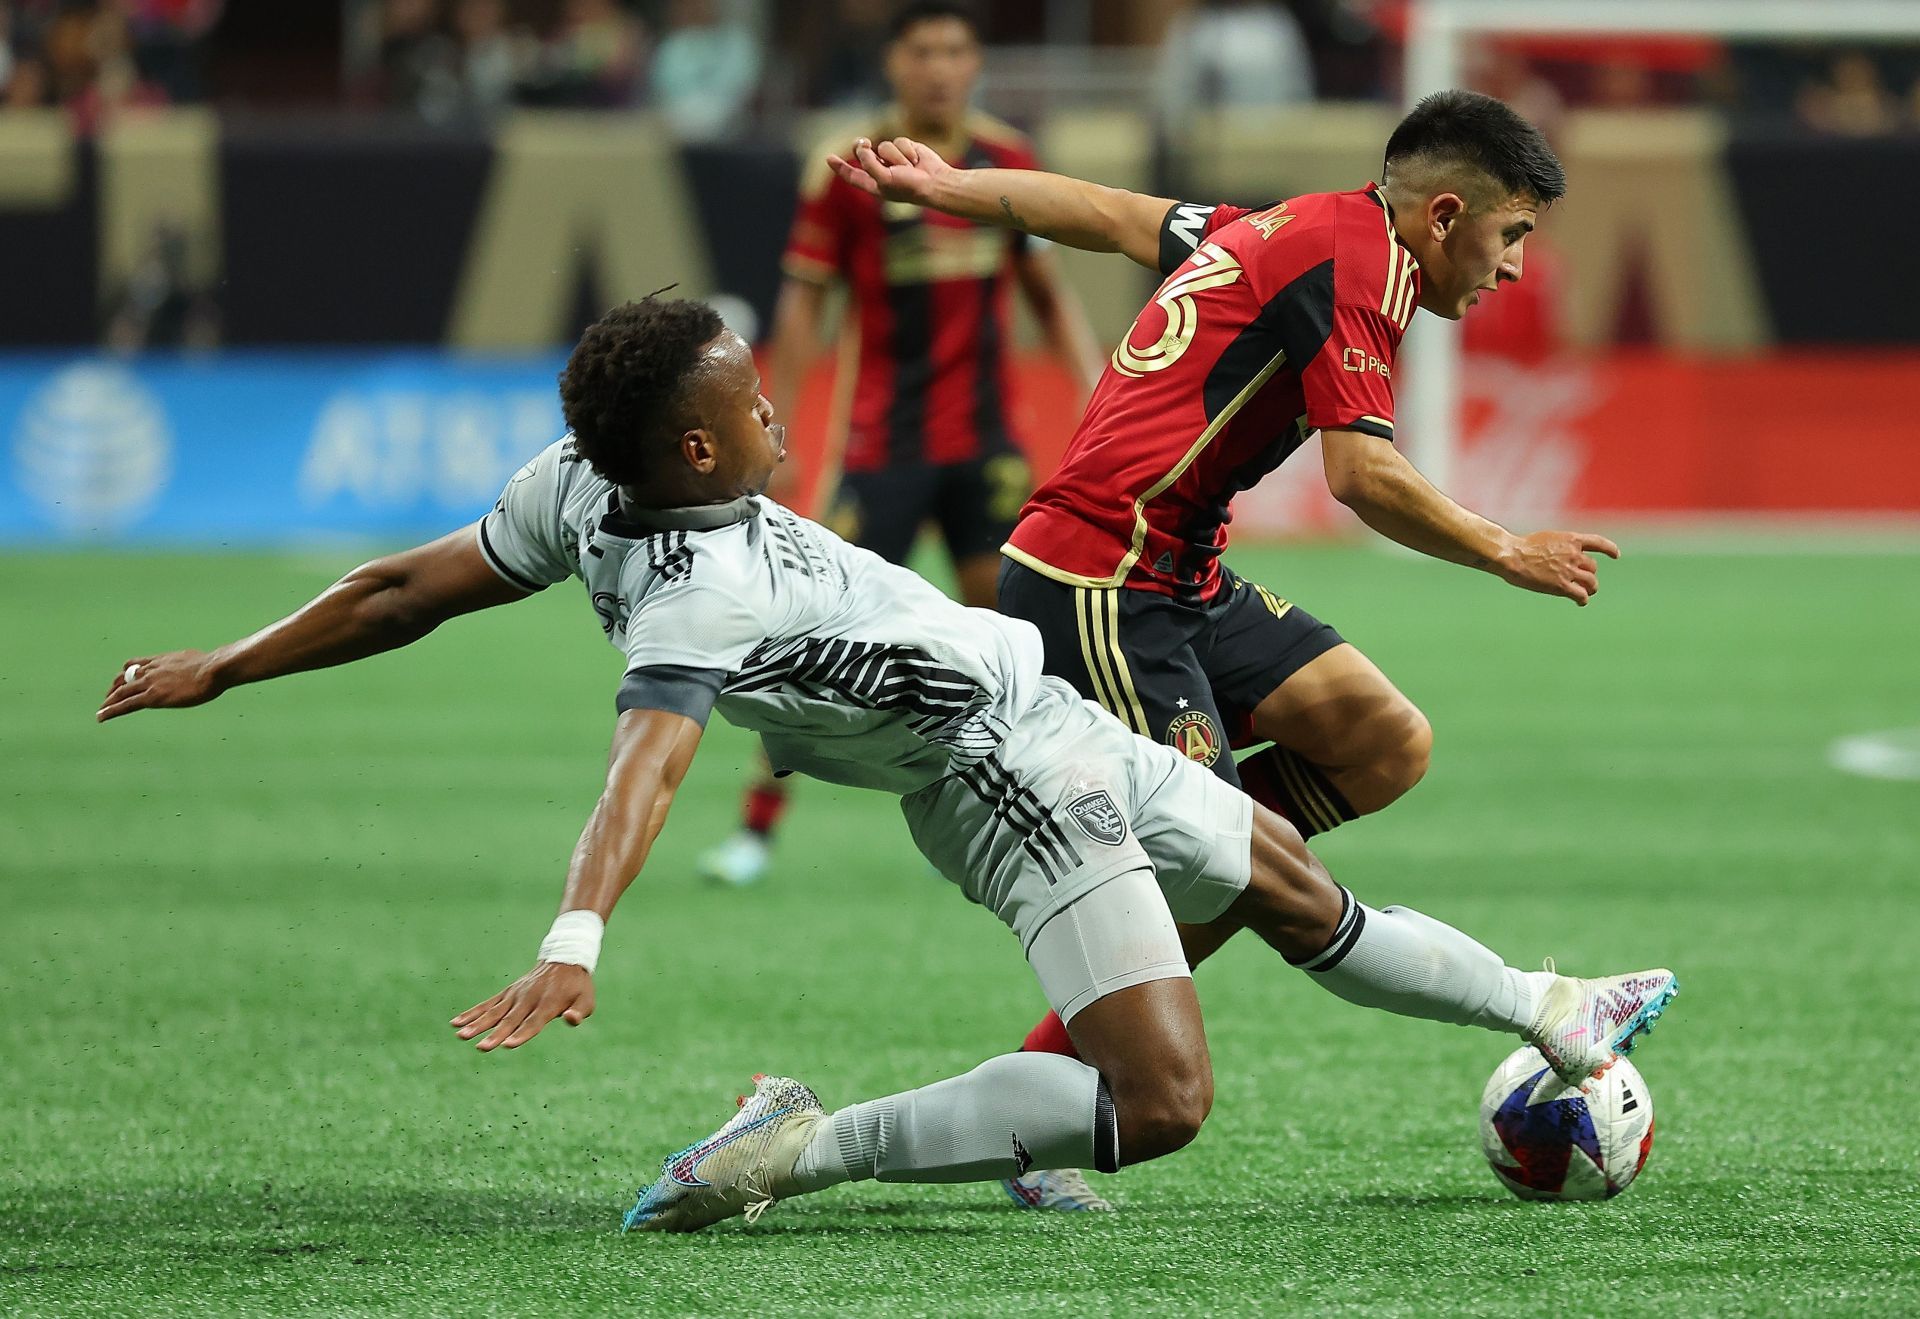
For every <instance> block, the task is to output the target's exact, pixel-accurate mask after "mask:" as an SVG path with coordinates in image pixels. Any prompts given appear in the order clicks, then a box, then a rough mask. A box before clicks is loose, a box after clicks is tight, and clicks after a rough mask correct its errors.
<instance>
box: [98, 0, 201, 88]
mask: <svg viewBox="0 0 1920 1319" xmlns="http://www.w3.org/2000/svg"><path fill="white" fill-rule="evenodd" d="M118 4H119V7H120V9H121V10H122V12H124V13H125V14H126V17H127V28H128V33H129V35H130V36H131V38H132V41H133V59H134V64H135V65H136V66H137V67H138V68H139V70H140V75H141V77H142V78H144V79H146V80H147V81H148V82H151V83H153V84H154V85H155V86H157V87H159V88H160V89H161V90H163V91H164V92H165V93H166V95H167V98H168V99H169V100H172V101H175V102H189V101H200V100H204V99H205V98H206V85H205V80H204V78H203V76H202V67H201V66H202V58H203V52H204V50H205V47H206V38H207V34H208V33H209V32H211V31H212V30H213V26H214V24H216V23H218V22H219V21H220V13H221V10H222V9H223V8H224V7H225V5H226V0H118Z"/></svg>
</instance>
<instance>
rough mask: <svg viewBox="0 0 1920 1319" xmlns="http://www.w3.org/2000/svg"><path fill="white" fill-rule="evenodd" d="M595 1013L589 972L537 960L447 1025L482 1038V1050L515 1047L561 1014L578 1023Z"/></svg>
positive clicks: (468, 1036)
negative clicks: (510, 981)
mask: <svg viewBox="0 0 1920 1319" xmlns="http://www.w3.org/2000/svg"><path fill="white" fill-rule="evenodd" d="M592 1015H593V974H592V973H591V972H589V971H588V970H587V968H586V967H584V966H575V965H573V964H572V963H571V962H541V963H540V964H539V965H537V966H535V967H534V968H533V970H531V971H529V972H527V973H526V974H525V975H523V976H521V977H520V978H519V979H518V980H516V981H514V982H513V983H512V984H510V985H508V986H507V987H506V988H505V989H503V990H501V991H500V992H499V993H498V994H495V995H494V996H493V997H492V998H490V999H488V1000H487V1001H486V1002H484V1003H475V1004H474V1005H473V1006H472V1007H470V1008H468V1009H467V1010H466V1011H465V1012H462V1013H461V1014H460V1015H459V1016H457V1017H455V1018H454V1019H453V1020H452V1021H450V1022H448V1023H447V1024H448V1025H449V1026H452V1027H453V1028H454V1031H455V1032H456V1033H457V1034H458V1035H459V1036H460V1038H461V1039H463V1040H470V1039H472V1038H473V1037H474V1036H476V1035H480V1036H483V1037H484V1038H483V1039H481V1041H480V1042H479V1043H478V1044H476V1045H474V1046H473V1047H474V1048H476V1049H478V1050H480V1052H482V1053H492V1052H493V1051H494V1050H495V1049H499V1048H508V1049H517V1048H519V1047H520V1046H521V1045H523V1044H525V1043H526V1042H527V1041H528V1040H530V1039H532V1038H533V1037H534V1036H536V1035H538V1034H539V1033H540V1031H541V1030H542V1028H544V1027H545V1026H547V1025H549V1024H550V1023H551V1022H552V1021H553V1019H554V1018H555V1017H559V1018H560V1019H561V1020H563V1021H565V1022H566V1023H567V1025H569V1026H578V1025H579V1024H580V1023H581V1022H583V1021H585V1020H586V1019H587V1018H588V1017H591V1016H592Z"/></svg>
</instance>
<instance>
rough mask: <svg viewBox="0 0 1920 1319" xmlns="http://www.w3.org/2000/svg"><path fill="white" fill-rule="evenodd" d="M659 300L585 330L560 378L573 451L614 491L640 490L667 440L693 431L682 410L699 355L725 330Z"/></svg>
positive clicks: (697, 308)
mask: <svg viewBox="0 0 1920 1319" xmlns="http://www.w3.org/2000/svg"><path fill="white" fill-rule="evenodd" d="M667 291H668V290H666V289H661V290H660V293H665V292H667ZM660 293H650V294H648V295H647V296H646V297H644V298H642V299H640V301H638V302H627V303H622V304H621V305H620V306H618V307H615V308H614V309H613V310H612V311H610V312H608V313H607V314H606V315H605V316H602V317H601V318H600V319H599V320H597V321H595V322H594V323H593V324H592V325H589V326H588V327H587V329H586V332H585V333H584V334H582V335H581V336H580V342H579V343H577V344H575V345H574V348H573V353H572V355H571V356H570V357H568V358H567V368H566V370H564V371H562V372H561V373H560V410H561V412H562V413H564V414H565V416H566V419H567V426H568V428H569V429H570V430H572V431H573V448H574V451H575V452H576V453H578V454H579V455H580V456H581V457H582V458H585V459H586V460H587V462H588V463H590V464H591V465H592V467H593V470H594V471H596V472H598V473H599V474H600V475H601V476H603V477H605V478H606V479H607V480H609V481H611V482H613V483H614V484H615V485H627V486H631V485H640V484H643V483H644V482H645V481H646V480H647V477H648V475H649V473H650V472H651V471H652V470H653V466H654V463H655V461H656V459H657V458H658V456H659V455H661V454H663V453H665V452H666V450H667V448H668V446H669V445H670V443H671V442H672V440H673V439H674V437H676V436H678V435H679V434H680V433H681V432H683V431H685V430H687V429H688V428H689V427H691V426H693V425H697V424H698V422H697V419H695V418H693V417H692V416H690V415H689V413H688V404H689V402H690V396H691V394H692V391H693V388H694V386H695V384H696V383H697V375H698V372H697V368H698V366H699V364H700V350H701V349H703V348H705V347H706V346H707V345H708V344H709V343H712V342H713V340H714V339H715V337H717V336H718V335H719V334H720V333H721V332H722V331H723V330H725V329H726V325H725V323H724V322H723V321H721V319H720V314H719V313H718V312H716V311H714V309H713V308H711V307H709V306H708V305H707V304H706V303H704V302H692V301H689V300H687V299H685V298H662V297H661V296H660Z"/></svg>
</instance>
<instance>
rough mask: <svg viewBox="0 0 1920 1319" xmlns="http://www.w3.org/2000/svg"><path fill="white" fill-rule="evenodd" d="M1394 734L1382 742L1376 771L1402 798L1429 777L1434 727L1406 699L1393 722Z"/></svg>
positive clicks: (1395, 712)
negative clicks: (1415, 785) (1428, 770)
mask: <svg viewBox="0 0 1920 1319" xmlns="http://www.w3.org/2000/svg"><path fill="white" fill-rule="evenodd" d="M1389 724H1390V732H1389V734H1388V736H1387V737H1385V738H1384V739H1382V741H1383V745H1382V747H1381V749H1380V755H1379V759H1378V760H1377V761H1376V762H1375V768H1376V771H1377V772H1378V773H1379V775H1380V777H1381V779H1382V780H1383V781H1384V782H1385V783H1386V785H1387V786H1388V787H1389V789H1390V790H1391V791H1392V792H1393V795H1394V796H1396V797H1398V796H1399V795H1400V794H1402V793H1404V792H1406V791H1408V790H1409V789H1411V788H1412V787H1413V785H1414V784H1416V783H1418V782H1419V781H1420V780H1421V779H1423V778H1425V777H1426V773H1427V766H1428V765H1429V764H1430V763H1431V762H1432V760H1433V725H1432V724H1430V723H1428V722H1427V717H1426V715H1424V714H1422V713H1420V707H1419V706H1417V705H1415V704H1414V703H1413V702H1412V701H1409V700H1406V699H1404V698H1402V699H1401V700H1400V701H1399V703H1398V708H1397V709H1395V710H1394V712H1393V714H1392V716H1391V717H1390V720H1389Z"/></svg>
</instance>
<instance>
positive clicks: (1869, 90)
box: [1794, 50, 1900, 137]
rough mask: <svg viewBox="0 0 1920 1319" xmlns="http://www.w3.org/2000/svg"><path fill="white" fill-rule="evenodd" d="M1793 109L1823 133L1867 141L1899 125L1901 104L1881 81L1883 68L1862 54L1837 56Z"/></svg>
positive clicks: (1802, 92)
mask: <svg viewBox="0 0 1920 1319" xmlns="http://www.w3.org/2000/svg"><path fill="white" fill-rule="evenodd" d="M1794 108H1795V110H1796V111H1798V113H1799V115H1800V118H1801V119H1802V120H1803V121H1805V122H1806V123H1807V124H1808V125H1809V126H1810V127H1813V128H1817V129H1819V130H1820V131H1821V132H1823V133H1844V134H1846V135H1848V136H1850V137H1868V136H1872V135H1873V134H1876V133H1890V132H1892V131H1893V130H1894V129H1895V128H1897V127H1898V126H1899V124H1900V103H1899V101H1898V99H1897V98H1896V97H1895V96H1894V94H1893V93H1892V92H1891V91H1889V90H1888V88H1887V85H1886V83H1885V81H1884V80H1883V79H1882V78H1881V76H1880V66H1879V65H1878V64H1877V63H1875V62H1874V59H1873V57H1872V56H1871V55H1868V54H1867V53H1866V52H1865V51H1859V50H1849V51H1843V52H1841V53H1840V54H1838V55H1835V56H1834V57H1833V59H1832V61H1831V62H1830V63H1829V64H1828V66H1827V70H1826V74H1825V76H1824V77H1820V78H1815V79H1814V80H1812V81H1810V82H1808V83H1806V84H1805V85H1803V86H1802V87H1801V89H1800V94H1799V95H1798V96H1797V97H1796V98H1795V99H1794Z"/></svg>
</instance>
